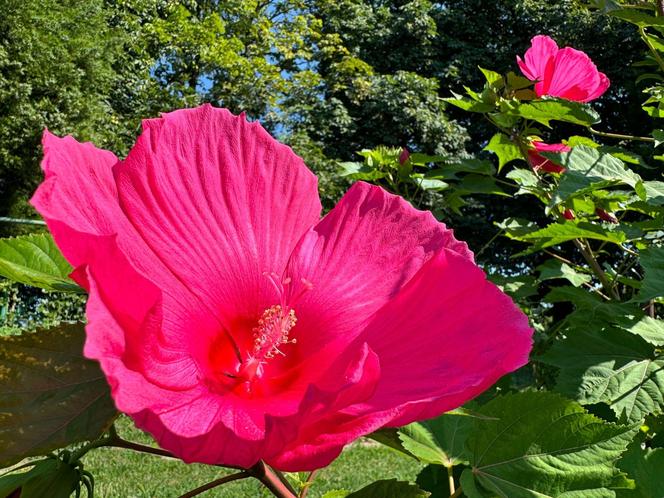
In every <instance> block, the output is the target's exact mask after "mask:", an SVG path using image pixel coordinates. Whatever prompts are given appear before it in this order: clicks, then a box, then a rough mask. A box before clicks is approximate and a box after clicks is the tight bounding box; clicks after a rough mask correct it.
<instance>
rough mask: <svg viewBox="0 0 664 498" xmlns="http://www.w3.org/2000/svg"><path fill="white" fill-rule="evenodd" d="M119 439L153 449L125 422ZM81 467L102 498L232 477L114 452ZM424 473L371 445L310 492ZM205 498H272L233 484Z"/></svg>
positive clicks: (151, 495)
mask: <svg viewBox="0 0 664 498" xmlns="http://www.w3.org/2000/svg"><path fill="white" fill-rule="evenodd" d="M117 426H118V429H119V432H120V435H121V436H122V437H123V438H125V439H129V440H131V441H136V442H140V443H143V444H150V442H151V439H150V437H149V436H147V435H146V434H144V433H142V432H140V431H139V430H137V429H136V428H134V427H133V425H132V424H131V421H130V420H129V419H127V418H122V419H120V420H119V421H118V423H117ZM83 462H84V464H85V468H86V470H89V471H90V472H91V473H92V474H93V475H94V477H95V496H97V497H99V498H173V497H177V496H180V495H181V494H183V493H185V492H187V491H190V490H192V489H194V488H196V487H198V486H201V485H203V484H205V483H207V482H209V481H212V480H214V479H217V478H219V477H221V476H223V475H226V474H228V473H232V471H226V470H223V469H216V468H214V467H209V466H206V465H196V464H192V465H187V464H184V463H182V462H179V461H176V460H172V459H169V458H163V457H159V456H153V455H147V454H144V453H137V452H133V451H129V450H123V449H116V448H102V449H98V450H94V451H92V452H90V453H88V454H87V455H86V456H85V457H84V459H83ZM420 469H421V465H420V464H419V463H417V462H416V461H415V460H412V459H409V458H408V457H405V456H402V455H400V454H398V453H397V452H395V451H393V450H390V449H389V448H386V447H383V446H380V445H378V444H377V443H373V442H365V441H359V442H356V443H354V444H352V445H350V446H349V447H348V448H347V449H346V450H345V451H344V452H343V453H342V454H341V456H340V457H339V458H338V459H337V460H336V461H334V462H333V463H332V464H331V465H330V466H329V467H327V468H325V469H323V470H322V471H321V472H319V473H318V475H317V477H316V480H315V482H314V484H313V486H312V487H311V489H310V491H309V495H308V496H309V497H310V498H320V497H321V496H323V495H324V494H325V493H326V492H327V491H330V490H334V489H348V490H357V489H359V488H361V487H363V486H365V485H367V484H369V483H371V482H373V481H375V480H378V479H390V478H397V479H401V480H408V481H414V480H415V476H416V475H417V473H418V472H419V470H420ZM200 496H201V497H203V498H254V497H256V498H259V497H263V496H265V497H267V496H271V495H269V493H266V492H265V491H264V488H262V486H261V485H260V483H258V482H257V481H255V480H253V479H245V480H240V481H235V482H232V483H229V484H227V485H224V486H221V487H219V488H215V489H213V490H210V491H207V492H206V493H204V494H202V495H200Z"/></svg>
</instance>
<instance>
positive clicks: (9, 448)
mask: <svg viewBox="0 0 664 498" xmlns="http://www.w3.org/2000/svg"><path fill="white" fill-rule="evenodd" d="M84 340H85V331H84V326H83V325H82V324H73V325H60V326H59V327H55V328H52V329H48V330H41V331H38V332H34V333H24V334H21V335H18V336H6V337H0V467H6V466H8V465H12V464H13V463H15V462H18V461H20V460H22V459H23V458H25V457H28V456H34V455H41V454H44V453H46V452H49V451H52V450H54V449H56V448H62V447H64V446H67V445H70V444H72V443H76V442H81V441H86V440H90V439H95V438H97V437H98V436H100V435H101V434H102V433H103V432H104V431H105V430H106V429H107V428H108V427H109V425H110V424H111V422H112V421H113V419H114V418H115V417H116V416H117V410H116V409H115V405H114V404H113V400H112V399H111V395H110V389H109V387H108V384H107V383H106V379H105V378H104V374H103V373H102V371H101V369H100V368H99V365H98V364H97V362H94V361H90V360H87V359H85V358H84V357H83V342H84Z"/></svg>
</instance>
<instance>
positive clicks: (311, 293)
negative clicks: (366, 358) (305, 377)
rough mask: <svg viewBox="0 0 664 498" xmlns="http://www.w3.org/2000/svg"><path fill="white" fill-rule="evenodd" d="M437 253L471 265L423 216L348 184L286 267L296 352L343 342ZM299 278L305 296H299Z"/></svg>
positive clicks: (378, 192)
mask: <svg viewBox="0 0 664 498" xmlns="http://www.w3.org/2000/svg"><path fill="white" fill-rule="evenodd" d="M443 247H449V248H450V249H451V250H453V251H456V252H458V253H460V254H462V257H464V258H466V259H469V260H472V253H471V252H470V251H469V250H468V248H467V246H466V245H465V244H464V243H462V242H459V241H457V240H456V239H455V238H454V235H453V232H452V231H451V230H449V229H447V228H446V227H445V225H443V224H442V223H439V222H438V221H436V220H435V219H434V217H433V216H432V215H431V213H430V212H425V211H418V210H416V209H414V208H413V207H412V206H411V205H410V204H409V203H407V202H406V201H405V200H403V199H402V198H401V197H398V196H395V195H392V194H389V193H387V192H386V191H385V190H383V189H381V188H380V187H375V186H372V185H369V184H367V183H364V182H357V183H355V184H354V185H353V186H352V187H351V188H350V190H349V191H348V192H347V193H346V195H345V196H344V197H343V198H342V199H341V201H339V203H338V204H337V206H336V207H335V208H334V209H333V210H332V211H330V213H328V214H327V216H325V218H323V220H321V222H320V223H318V225H316V226H315V227H314V228H313V229H311V230H310V231H309V232H308V233H307V234H306V235H305V236H304V237H303V238H302V240H301V241H300V243H299V244H298V246H297V248H296V249H295V251H294V253H293V256H292V258H291V260H290V261H289V263H288V266H287V269H286V272H285V276H286V277H288V278H291V280H292V284H291V285H290V289H291V290H292V293H293V295H297V294H300V293H301V295H300V296H299V297H297V296H295V297H293V296H291V300H290V305H291V306H292V307H293V308H294V309H295V313H296V314H297V318H298V324H297V326H296V329H294V330H293V333H294V336H295V337H296V338H297V348H294V349H295V351H296V353H297V354H304V355H306V356H309V355H311V354H312V351H316V350H317V349H319V348H320V347H322V345H324V344H326V343H327V342H329V341H331V340H333V339H335V338H342V337H345V338H346V340H347V341H350V340H351V339H352V338H353V337H354V336H355V335H357V333H359V331H360V330H361V324H362V323H364V322H366V320H368V319H369V318H370V317H371V315H372V314H373V313H374V312H376V311H377V310H378V309H380V308H381V307H382V306H383V305H384V304H385V303H387V302H388V301H389V300H390V299H392V298H393V297H394V296H396V294H397V293H398V292H399V290H400V289H401V288H402V287H403V286H404V285H405V284H406V283H407V282H408V280H410V278H411V277H412V276H413V275H414V274H415V273H416V272H417V271H418V270H419V269H420V268H421V267H422V265H423V264H424V263H425V262H426V261H427V260H428V259H429V258H430V257H431V255H432V254H434V253H435V252H436V251H438V250H440V249H441V248H443ZM302 279H304V280H305V281H308V282H309V283H310V284H311V289H310V290H308V291H303V288H302V284H301V282H302ZM309 331H310V333H307V332H309Z"/></svg>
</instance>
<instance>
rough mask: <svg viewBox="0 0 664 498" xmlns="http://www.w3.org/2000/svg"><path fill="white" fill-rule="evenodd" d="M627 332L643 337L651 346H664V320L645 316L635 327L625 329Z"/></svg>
mask: <svg viewBox="0 0 664 498" xmlns="http://www.w3.org/2000/svg"><path fill="white" fill-rule="evenodd" d="M625 330H627V331H628V332H631V333H632V334H636V335H638V336H640V337H642V338H643V339H645V340H646V341H648V342H649V343H650V344H654V345H655V346H664V320H657V319H656V318H652V317H650V316H644V317H643V318H641V319H640V320H638V321H637V322H636V323H635V324H634V325H631V326H628V327H625Z"/></svg>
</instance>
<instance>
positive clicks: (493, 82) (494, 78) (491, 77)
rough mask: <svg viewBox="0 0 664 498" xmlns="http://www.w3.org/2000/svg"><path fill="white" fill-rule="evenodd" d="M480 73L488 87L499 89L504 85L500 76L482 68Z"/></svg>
mask: <svg viewBox="0 0 664 498" xmlns="http://www.w3.org/2000/svg"><path fill="white" fill-rule="evenodd" d="M480 71H482V74H483V75H484V78H485V79H486V82H487V83H488V84H489V86H490V87H492V88H496V89H499V88H502V87H503V86H504V85H505V82H504V81H503V75H502V74H500V73H497V72H495V71H491V70H490V69H484V68H482V67H480Z"/></svg>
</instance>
